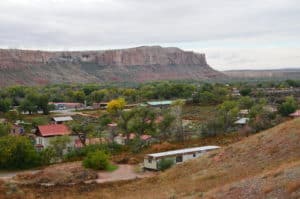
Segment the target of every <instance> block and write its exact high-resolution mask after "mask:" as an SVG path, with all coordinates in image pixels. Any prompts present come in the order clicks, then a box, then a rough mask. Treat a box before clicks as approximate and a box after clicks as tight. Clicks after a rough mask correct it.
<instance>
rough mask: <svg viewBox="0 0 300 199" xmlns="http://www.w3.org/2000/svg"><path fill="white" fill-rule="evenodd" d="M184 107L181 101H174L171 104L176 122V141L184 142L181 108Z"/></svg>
mask: <svg viewBox="0 0 300 199" xmlns="http://www.w3.org/2000/svg"><path fill="white" fill-rule="evenodd" d="M183 105H184V101H183V100H176V101H174V102H173V103H172V112H173V114H174V116H175V122H176V138H177V140H178V141H181V142H184V130H183V123H182V108H183Z"/></svg>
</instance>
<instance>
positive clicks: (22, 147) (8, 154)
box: [0, 136, 40, 169]
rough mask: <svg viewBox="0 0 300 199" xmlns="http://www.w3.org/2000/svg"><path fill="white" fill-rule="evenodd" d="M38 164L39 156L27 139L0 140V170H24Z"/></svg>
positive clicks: (19, 137) (21, 137)
mask: <svg viewBox="0 0 300 199" xmlns="http://www.w3.org/2000/svg"><path fill="white" fill-rule="evenodd" d="M39 164H40V156H39V154H38V152H36V150H35V148H34V146H33V144H32V142H31V141H30V140H29V139H28V138H27V137H23V136H3V137H1V138H0V169H26V168H31V167H35V166H38V165H39Z"/></svg>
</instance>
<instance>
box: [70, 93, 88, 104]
mask: <svg viewBox="0 0 300 199" xmlns="http://www.w3.org/2000/svg"><path fill="white" fill-rule="evenodd" d="M73 98H74V100H75V101H76V102H79V103H83V102H84V100H85V93H84V92H83V91H75V92H73Z"/></svg>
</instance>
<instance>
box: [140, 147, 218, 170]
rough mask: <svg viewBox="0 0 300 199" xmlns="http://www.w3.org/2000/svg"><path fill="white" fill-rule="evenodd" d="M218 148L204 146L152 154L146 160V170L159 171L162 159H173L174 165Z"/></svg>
mask: <svg viewBox="0 0 300 199" xmlns="http://www.w3.org/2000/svg"><path fill="white" fill-rule="evenodd" d="M218 148H220V147H218V146H203V147H194V148H186V149H180V150H173V151H166V152H161V153H152V154H148V155H146V157H145V158H144V168H146V169H153V170H159V168H158V163H159V162H160V161H161V160H162V159H171V160H173V161H174V164H177V163H181V162H184V161H186V160H189V159H193V158H197V157H199V156H201V155H203V154H204V153H205V152H207V151H211V150H214V149H218Z"/></svg>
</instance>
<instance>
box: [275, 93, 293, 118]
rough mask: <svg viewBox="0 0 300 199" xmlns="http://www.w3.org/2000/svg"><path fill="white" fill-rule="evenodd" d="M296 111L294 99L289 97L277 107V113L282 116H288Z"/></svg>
mask: <svg viewBox="0 0 300 199" xmlns="http://www.w3.org/2000/svg"><path fill="white" fill-rule="evenodd" d="M296 110H297V102H296V100H295V99H294V97H292V96H289V97H286V98H285V101H284V102H283V103H282V104H281V105H280V106H279V113H280V114H281V115H282V116H288V115H289V114H291V113H293V112H295V111H296Z"/></svg>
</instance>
